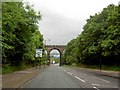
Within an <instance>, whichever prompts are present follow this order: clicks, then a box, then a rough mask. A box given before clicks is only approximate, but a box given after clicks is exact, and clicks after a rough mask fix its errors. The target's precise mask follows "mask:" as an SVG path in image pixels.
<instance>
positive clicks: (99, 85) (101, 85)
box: [92, 83, 105, 86]
mask: <svg viewBox="0 0 120 90" xmlns="http://www.w3.org/2000/svg"><path fill="white" fill-rule="evenodd" d="M92 85H95V86H105V85H100V84H94V83H92Z"/></svg>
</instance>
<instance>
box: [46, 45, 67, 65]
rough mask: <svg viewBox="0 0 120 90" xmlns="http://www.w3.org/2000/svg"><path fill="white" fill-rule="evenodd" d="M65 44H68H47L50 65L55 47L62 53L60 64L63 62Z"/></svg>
mask: <svg viewBox="0 0 120 90" xmlns="http://www.w3.org/2000/svg"><path fill="white" fill-rule="evenodd" d="M65 46H66V45H46V51H47V55H48V60H49V65H50V52H51V51H52V50H53V49H56V50H58V51H59V53H60V66H61V65H62V64H63V59H62V55H63V51H64V50H65Z"/></svg>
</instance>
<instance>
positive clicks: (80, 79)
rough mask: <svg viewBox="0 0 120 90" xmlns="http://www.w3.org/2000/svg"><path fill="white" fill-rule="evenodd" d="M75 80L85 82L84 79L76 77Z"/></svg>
mask: <svg viewBox="0 0 120 90" xmlns="http://www.w3.org/2000/svg"><path fill="white" fill-rule="evenodd" d="M74 77H75V78H77V79H78V80H80V81H82V82H85V81H84V80H83V79H81V78H79V77H77V76H74Z"/></svg>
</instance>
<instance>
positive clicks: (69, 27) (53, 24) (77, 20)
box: [24, 0, 119, 45]
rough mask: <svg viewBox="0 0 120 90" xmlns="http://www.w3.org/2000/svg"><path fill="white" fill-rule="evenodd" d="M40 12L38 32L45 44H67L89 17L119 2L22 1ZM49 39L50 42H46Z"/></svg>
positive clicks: (90, 0) (82, 0) (115, 0)
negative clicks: (40, 18)
mask: <svg viewBox="0 0 120 90" xmlns="http://www.w3.org/2000/svg"><path fill="white" fill-rule="evenodd" d="M24 1H27V2H30V4H32V5H34V9H35V10H36V11H40V12H41V15H42V20H41V21H40V23H39V29H40V32H41V33H42V34H43V36H44V39H45V40H46V43H47V44H52V45H53V44H54V45H55V44H62V45H65V44H67V43H68V42H69V41H70V40H72V39H73V38H76V37H77V36H78V34H80V33H81V31H82V30H83V29H82V28H83V26H84V25H85V23H86V20H87V19H88V18H89V16H90V15H94V14H95V13H98V12H101V11H102V9H103V8H105V7H106V6H108V5H109V4H115V5H117V4H118V1H119V0H24ZM48 39H50V41H48Z"/></svg>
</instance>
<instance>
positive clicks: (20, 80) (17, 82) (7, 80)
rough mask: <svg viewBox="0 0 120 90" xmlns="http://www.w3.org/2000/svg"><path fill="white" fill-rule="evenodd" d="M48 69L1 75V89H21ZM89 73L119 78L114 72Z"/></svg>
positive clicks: (97, 71) (119, 75)
mask: <svg viewBox="0 0 120 90" xmlns="http://www.w3.org/2000/svg"><path fill="white" fill-rule="evenodd" d="M46 68H48V66H46V67H45V68H44V66H42V67H41V68H40V69H39V68H38V69H36V68H35V67H34V68H29V69H25V70H21V71H17V72H13V73H9V74H4V75H2V88H20V87H22V86H23V85H24V84H25V83H27V82H28V81H29V80H31V79H32V78H34V77H35V76H36V75H38V74H39V73H40V72H42V71H43V70H45V69H46ZM78 69H85V68H79V67H78ZM88 70H89V71H92V72H96V73H98V74H101V75H105V76H110V77H114V78H120V74H119V72H115V71H105V70H102V71H99V70H93V69H88Z"/></svg>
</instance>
